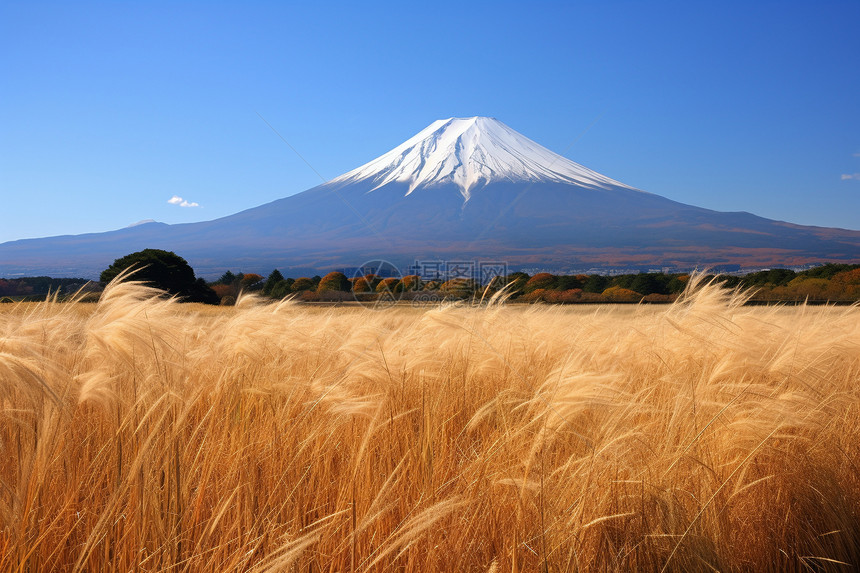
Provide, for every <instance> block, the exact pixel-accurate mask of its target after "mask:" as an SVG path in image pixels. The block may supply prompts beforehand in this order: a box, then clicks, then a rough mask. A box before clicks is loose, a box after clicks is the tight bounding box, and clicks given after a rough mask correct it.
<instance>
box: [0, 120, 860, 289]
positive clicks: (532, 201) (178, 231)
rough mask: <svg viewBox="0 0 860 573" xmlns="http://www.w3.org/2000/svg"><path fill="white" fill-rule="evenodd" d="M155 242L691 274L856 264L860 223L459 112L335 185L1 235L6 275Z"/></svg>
mask: <svg viewBox="0 0 860 573" xmlns="http://www.w3.org/2000/svg"><path fill="white" fill-rule="evenodd" d="M143 248H161V249H166V250H171V251H174V252H176V253H178V254H180V255H182V256H183V257H185V258H186V259H187V260H188V261H189V263H191V265H192V266H193V267H194V268H195V269H198V272H199V274H201V275H203V276H217V275H218V274H220V273H221V272H223V271H224V270H226V269H228V268H233V269H240V270H244V271H248V272H252V271H253V272H261V273H262V272H268V271H269V270H271V269H272V268H281V269H288V268H302V269H318V270H319V272H323V271H326V270H331V269H333V268H347V267H356V266H360V265H361V264H362V263H363V262H364V261H367V260H371V259H385V260H390V261H392V262H393V263H395V264H397V265H403V266H408V265H409V264H411V263H412V262H414V261H417V260H422V259H429V258H446V259H458V260H473V261H474V260H496V261H504V262H505V263H506V264H507V265H508V266H509V267H510V268H511V269H516V268H520V267H525V266H528V267H530V268H531V267H541V268H548V269H551V268H582V267H584V268H595V267H596V268H599V267H619V266H620V267H628V268H632V267H637V266H638V267H652V266H657V267H671V268H676V269H691V268H694V267H700V268H702V267H714V266H726V265H736V266H743V267H762V266H774V265H780V264H781V265H803V264H811V263H817V262H828V261H832V262H855V261H857V260H860V231H852V230H843V229H835V228H828V227H810V226H802V225H795V224H793V223H788V222H780V221H773V220H770V219H765V218H762V217H758V216H756V215H753V214H749V213H744V212H719V211H713V210H709V209H703V208H701V207H696V206H693V205H687V204H684V203H680V202H677V201H673V200H671V199H668V198H665V197H662V196H660V195H656V194H653V193H649V192H646V191H642V190H639V189H636V188H633V187H630V186H627V185H625V184H623V183H620V182H618V181H615V180H614V179H611V178H609V177H606V176H604V175H601V174H599V173H597V172H595V171H592V170H590V169H588V168H587V167H584V166H581V165H579V164H577V163H575V162H573V161H572V160H570V159H567V158H564V157H562V156H560V155H558V154H556V153H554V152H552V151H550V150H548V149H546V148H544V147H543V146H540V145H539V144H537V143H535V142H533V141H532V140H530V139H528V138H527V137H525V136H523V135H521V134H518V133H517V132H515V131H514V130H513V129H511V128H509V127H508V126H506V125H505V124H503V123H502V122H500V121H498V120H490V119H488V118H481V117H473V118H465V119H464V118H449V119H447V120H438V121H436V122H433V123H432V124H430V125H429V126H428V127H427V128H425V129H424V130H422V131H420V132H419V133H418V134H416V135H414V136H413V137H411V138H409V139H407V140H406V141H405V142H404V143H402V144H400V145H399V146H397V147H395V148H394V149H392V150H390V151H388V152H387V153H384V154H382V155H380V156H378V157H377V158H375V159H373V160H371V161H369V162H368V163H365V164H364V165H362V166H359V167H358V168H356V169H353V170H351V171H349V172H347V173H345V174H343V175H341V176H339V177H336V178H334V179H332V180H331V181H329V182H327V183H324V184H321V185H318V186H316V187H313V188H311V189H308V190H306V191H304V192H301V193H298V194H295V195H292V196H289V197H285V198H281V199H277V200H275V201H272V202H269V203H266V204H264V205H260V206H258V207H253V208H250V209H246V210H243V211H240V212H238V213H234V214H232V215H228V216H226V217H222V218H219V219H214V220H210V221H203V222H198V223H183V224H177V225H165V224H163V223H145V224H142V225H138V226H132V227H128V228H125V229H118V230H116V231H109V232H107V233H90V234H84V235H76V236H64V237H48V238H41V239H27V240H22V241H16V242H9V243H3V244H0V276H4V275H6V276H9V275H19V276H20V274H21V273H27V274H53V275H54V276H76V275H81V276H97V275H98V273H99V272H100V271H101V270H103V269H104V268H106V267H107V266H108V265H109V264H110V263H112V262H113V260H114V259H116V258H119V257H121V256H124V255H126V254H128V253H130V252H134V251H137V250H141V249H143ZM84 273H86V274H84Z"/></svg>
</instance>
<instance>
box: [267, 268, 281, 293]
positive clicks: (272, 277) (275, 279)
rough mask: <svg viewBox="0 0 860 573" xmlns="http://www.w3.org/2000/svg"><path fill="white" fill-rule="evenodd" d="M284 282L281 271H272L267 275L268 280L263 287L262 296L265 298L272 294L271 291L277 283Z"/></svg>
mask: <svg viewBox="0 0 860 573" xmlns="http://www.w3.org/2000/svg"><path fill="white" fill-rule="evenodd" d="M282 280H284V275H282V274H281V271H279V270H278V269H275V270H273V271H272V272H271V273H269V276H268V278H267V279H266V283H265V284H264V285H263V294H264V295H266V296H270V295H271V294H272V289H274V288H275V285H277V284H278V283H279V282H281V281H282Z"/></svg>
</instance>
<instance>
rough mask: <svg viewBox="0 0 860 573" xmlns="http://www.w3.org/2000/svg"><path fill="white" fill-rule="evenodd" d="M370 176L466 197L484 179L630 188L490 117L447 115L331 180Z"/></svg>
mask: <svg viewBox="0 0 860 573" xmlns="http://www.w3.org/2000/svg"><path fill="white" fill-rule="evenodd" d="M365 180H369V181H371V182H373V183H375V187H374V188H373V189H374V190H375V189H378V188H379V187H382V186H383V185H386V184H388V183H393V182H398V183H407V184H408V185H409V190H408V192H407V195H408V194H409V193H412V191H414V190H415V189H416V188H418V187H430V186H434V185H439V184H446V183H454V184H456V185H457V186H458V187H459V188H460V192H461V193H462V195H463V197H464V199H465V200H467V201H468V200H469V197H470V196H471V193H472V192H473V191H474V190H475V189H477V188H479V187H481V186H483V185H484V184H486V183H489V182H496V181H513V182H520V181H524V182H533V181H554V182H561V183H571V184H574V185H578V186H581V187H587V188H594V189H606V188H609V187H624V188H627V189H632V188H630V187H628V186H627V185H624V184H623V183H619V182H618V181H615V180H613V179H610V178H609V177H605V176H603V175H601V174H600V173H597V172H595V171H592V170H591V169H588V168H587V167H583V166H582V165H579V164H578V163H574V162H573V161H571V160H570V159H567V158H565V157H562V156H561V155H558V154H557V153H554V152H552V151H550V150H549V149H547V148H545V147H543V146H542V145H539V144H538V143H535V142H534V141H532V140H531V139H529V138H527V137H525V136H524V135H521V134H520V133H517V132H516V131H514V130H513V129H511V128H510V127H508V126H507V125H505V124H504V123H502V122H501V121H499V120H497V119H495V118H491V117H468V118H459V117H452V118H449V119H440V120H438V121H435V122H433V123H432V124H430V125H429V126H428V127H426V128H425V129H423V130H422V131H421V132H419V133H418V134H417V135H415V136H414V137H412V138H410V139H408V140H407V141H405V142H404V143H402V144H400V145H399V146H397V147H395V148H394V149H392V150H391V151H389V152H388V153H386V154H384V155H382V156H380V157H377V158H376V159H374V160H373V161H370V162H369V163H366V164H364V165H362V166H361V167H359V168H357V169H354V170H352V171H350V172H348V173H345V174H344V175H341V176H340V177H338V178H336V179H334V180H332V183H354V182H357V181H365Z"/></svg>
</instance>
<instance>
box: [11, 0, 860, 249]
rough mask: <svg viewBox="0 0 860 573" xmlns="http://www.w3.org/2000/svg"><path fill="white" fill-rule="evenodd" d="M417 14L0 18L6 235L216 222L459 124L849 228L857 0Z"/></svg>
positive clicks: (628, 179)
mask: <svg viewBox="0 0 860 573" xmlns="http://www.w3.org/2000/svg"><path fill="white" fill-rule="evenodd" d="M311 4H313V5H311ZM424 4H426V5H422V6H412V5H411V4H410V3H406V2H398V3H373V4H372V5H370V6H361V5H359V4H358V3H337V2H334V3H308V2H301V3H284V2H277V3H275V2H273V3H264V2H256V3H255V2H249V3H241V5H240V3H203V2H200V3H190V2H170V3H167V2H164V3H162V2H122V3H120V2H117V3H88V2H81V3H74V4H71V3H55V4H54V3H42V2H15V1H11V2H10V1H6V2H3V3H2V5H0V242H2V241H7V240H13V239H19V238H25V237H39V236H48V235H58V234H75V233H83V232H93V231H105V230H111V229H116V228H120V227H123V226H126V225H128V224H131V223H133V222H136V221H139V220H143V219H155V220H158V221H164V222H167V223H179V222H190V221H200V220H207V219H213V218H217V217H220V216H224V215H228V214H231V213H234V212H236V211H240V210H242V209H246V208H250V207H254V206H257V205H260V204H262V203H266V202H268V201H272V200H274V199H278V198H281V197H284V196H287V195H292V194H294V193H297V192H300V191H303V190H305V189H308V188H310V187H312V186H314V185H316V184H318V183H319V182H320V179H319V177H318V176H317V174H316V173H314V170H316V171H318V172H319V173H320V174H322V175H323V177H325V178H331V177H335V176H337V175H339V174H341V173H343V172H345V171H348V170H350V169H353V168H355V167H357V166H359V165H361V164H363V163H365V162H367V161H369V160H370V159H373V158H374V157H377V156H378V155H381V154H382V153H384V152H386V151H388V150H389V149H391V148H392V147H394V146H396V145H397V144H399V143H401V142H402V141H403V140H405V139H407V138H408V137H410V136H412V135H413V134H415V133H416V132H418V131H419V130H421V129H422V128H424V127H426V126H427V125H428V124H430V123H431V122H433V121H434V120H436V119H440V118H447V117H451V116H472V115H487V116H493V117H496V118H498V119H500V120H502V121H503V122H505V123H507V124H508V125H510V126H511V127H512V128H514V129H516V130H517V131H519V132H521V133H523V134H524V135H526V136H528V137H530V138H532V139H534V140H536V141H538V142H539V143H541V144H543V145H544V146H546V147H548V148H550V149H552V150H554V151H556V152H558V153H561V154H563V155H565V156H566V157H569V158H570V159H572V160H574V161H576V162H578V163H581V164H583V165H586V166H588V167H590V168H592V169H594V170H596V171H599V172H601V173H603V174H605V175H607V176H609V177H612V178H614V179H618V180H620V181H623V182H625V183H627V184H628V185H633V186H636V187H639V188H641V189H644V190H647V191H650V192H653V193H657V194H660V195H664V196H666V197H669V198H671V199H675V200H678V201H682V202H686V203H691V204H695V205H699V206H703V207H708V208H712V209H718V210H726V211H750V212H753V213H756V214H758V215H762V216H766V217H770V218H775V219H781V220H787V221H792V222H797V223H803V224H814V225H824V226H840V227H846V228H852V229H860V31H858V30H860V2H858V1H856V0H853V1H851V2H763V3H752V4H750V3H745V2H738V3H732V2H708V3H704V2H690V3H685V2H672V3H659V2H658V3H653V2H647V3H646V2H580V3H568V2H565V3H561V2H559V3H550V2H536V3H529V4H528V5H525V3H472V4H470V5H468V6H462V5H461V3H459V2H456V3H455V2H452V3H446V2H434V3H432V4H430V3H424ZM258 114H259V115H258ZM260 116H262V117H263V118H265V120H266V121H268V122H269V123H270V124H271V125H272V126H274V127H275V128H276V129H277V131H278V132H279V133H280V134H281V135H282V136H283V137H284V138H285V139H286V140H287V141H288V142H289V143H290V144H291V145H292V146H293V147H294V148H295V149H296V150H297V151H298V152H299V153H301V155H302V156H303V157H304V159H305V160H307V162H308V163H309V164H310V165H312V166H313V169H311V168H310V167H308V165H307V164H306V163H305V162H304V161H303V160H302V159H301V158H300V157H298V156H297V155H296V154H295V153H294V152H293V151H292V150H291V149H290V148H289V147H288V146H287V145H285V144H284V142H283V141H281V140H280V139H279V138H278V136H277V135H276V134H274V133H273V132H272V130H271V129H270V128H269V127H268V126H267V125H266V123H265V122H264V121H263V120H262V119H261V117H260ZM174 196H176V197H181V198H183V200H184V201H185V203H186V205H190V204H195V203H196V204H197V205H198V206H185V207H183V206H181V203H180V202H178V201H174V203H175V204H171V203H169V202H168V201H169V200H170V199H171V198H172V197H174Z"/></svg>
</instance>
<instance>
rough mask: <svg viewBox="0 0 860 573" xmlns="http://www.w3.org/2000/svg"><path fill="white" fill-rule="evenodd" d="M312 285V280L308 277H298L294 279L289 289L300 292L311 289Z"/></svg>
mask: <svg viewBox="0 0 860 573" xmlns="http://www.w3.org/2000/svg"><path fill="white" fill-rule="evenodd" d="M314 287H315V285H314V281H312V280H311V279H309V278H308V277H299V278H297V279H296V282H294V283H293V285H292V287H291V290H292V291H293V292H302V291H306V290H313V289H314Z"/></svg>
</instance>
